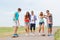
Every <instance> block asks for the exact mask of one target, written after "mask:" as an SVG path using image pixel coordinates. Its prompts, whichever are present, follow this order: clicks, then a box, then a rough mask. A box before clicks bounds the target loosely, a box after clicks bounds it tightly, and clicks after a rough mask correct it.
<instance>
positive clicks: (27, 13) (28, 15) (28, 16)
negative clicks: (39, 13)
mask: <svg viewBox="0 0 60 40" xmlns="http://www.w3.org/2000/svg"><path fill="white" fill-rule="evenodd" d="M26 18H29V19H30V13H29V12H28V11H27V12H26V15H25V19H26Z"/></svg>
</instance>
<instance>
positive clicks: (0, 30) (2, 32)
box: [0, 27, 46, 38]
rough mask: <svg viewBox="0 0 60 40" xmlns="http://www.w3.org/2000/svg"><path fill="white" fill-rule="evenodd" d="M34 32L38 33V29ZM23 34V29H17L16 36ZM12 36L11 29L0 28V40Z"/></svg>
mask: <svg viewBox="0 0 60 40" xmlns="http://www.w3.org/2000/svg"><path fill="white" fill-rule="evenodd" d="M45 30H46V28H45ZM36 31H38V28H36ZM23 33H25V30H24V27H19V28H18V34H23ZM12 34H13V27H0V38H2V37H7V36H11V35H12Z"/></svg>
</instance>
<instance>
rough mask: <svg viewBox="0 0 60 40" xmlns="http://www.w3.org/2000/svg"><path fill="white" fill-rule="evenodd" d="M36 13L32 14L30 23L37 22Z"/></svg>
mask: <svg viewBox="0 0 60 40" xmlns="http://www.w3.org/2000/svg"><path fill="white" fill-rule="evenodd" d="M34 16H35V15H31V20H30V23H32V24H34V23H35V18H34Z"/></svg>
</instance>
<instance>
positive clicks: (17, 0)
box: [0, 0, 60, 27]
mask: <svg viewBox="0 0 60 40" xmlns="http://www.w3.org/2000/svg"><path fill="white" fill-rule="evenodd" d="M59 4H60V0H0V27H12V26H13V15H14V13H15V12H17V8H21V9H22V11H21V13H20V14H19V15H20V16H19V19H20V25H23V26H24V15H25V13H26V11H29V12H31V10H33V11H34V14H35V15H36V16H37V21H36V24H37V25H38V24H39V18H38V15H39V12H41V11H42V12H44V14H46V10H50V13H52V15H53V26H60V23H59V22H60V18H59V17H60V5H59ZM44 20H45V19H44ZM45 24H47V23H46V20H45Z"/></svg>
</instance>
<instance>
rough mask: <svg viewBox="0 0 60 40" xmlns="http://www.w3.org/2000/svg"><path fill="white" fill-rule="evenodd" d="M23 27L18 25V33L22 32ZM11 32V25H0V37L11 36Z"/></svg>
mask: <svg viewBox="0 0 60 40" xmlns="http://www.w3.org/2000/svg"><path fill="white" fill-rule="evenodd" d="M23 31H24V28H23V27H19V29H18V34H21V33H23ZM12 34H13V28H12V27H0V37H6V36H11V35H12Z"/></svg>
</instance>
